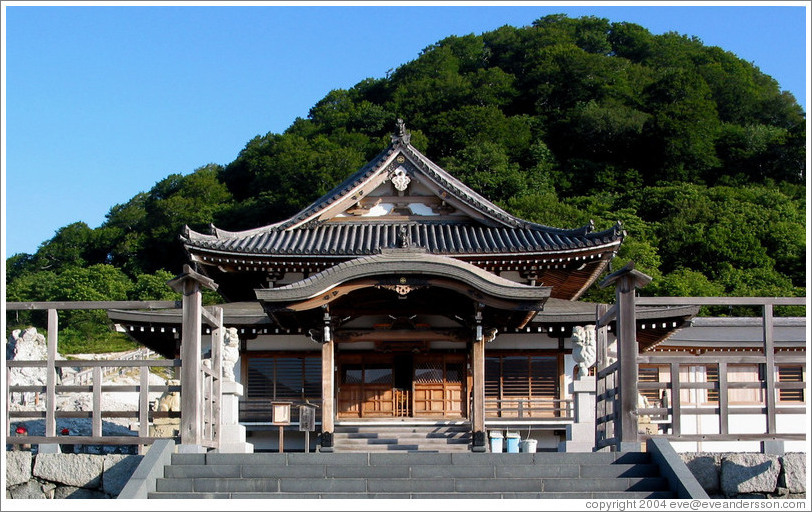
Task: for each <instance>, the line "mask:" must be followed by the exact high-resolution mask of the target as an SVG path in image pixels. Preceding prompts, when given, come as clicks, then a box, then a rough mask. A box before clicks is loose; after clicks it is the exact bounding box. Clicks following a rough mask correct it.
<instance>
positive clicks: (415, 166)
mask: <svg viewBox="0 0 812 512" xmlns="http://www.w3.org/2000/svg"><path fill="white" fill-rule="evenodd" d="M401 156H403V157H405V159H406V160H408V163H409V165H411V166H412V167H411V169H412V170H413V172H415V173H417V174H420V175H421V178H422V179H423V180H425V181H426V182H430V183H432V184H433V185H432V186H433V187H434V190H436V191H438V193H441V194H442V196H443V197H445V198H447V199H449V200H453V201H455V202H456V204H458V205H464V207H465V208H469V209H470V211H472V212H475V216H476V217H477V218H478V219H479V220H474V219H472V218H468V219H467V220H466V221H464V222H460V221H458V220H450V219H446V220H436V219H431V218H430V217H429V218H425V219H420V220H416V219H409V220H396V219H386V218H380V219H374V218H372V219H370V218H361V219H351V220H350V219H341V220H340V221H338V222H334V221H330V222H325V220H324V219H325V218H330V215H332V214H333V212H331V211H329V210H330V209H331V208H333V207H335V206H336V205H337V204H346V201H347V200H349V198H353V199H355V197H360V196H361V195H363V194H364V190H363V188H364V187H370V186H371V185H370V184H371V183H379V182H380V180H382V179H384V178H385V176H382V175H383V174H384V173H386V172H388V171H387V169H389V168H391V167H392V166H393V165H398V164H397V163H395V159H396V158H397V159H398V161H400V160H402V159H401V158H400V157H401ZM389 171H391V169H389ZM372 180H378V181H375V182H373V181H372ZM367 192H368V190H367ZM211 231H212V233H211V234H203V233H197V232H195V231H192V230H190V229H189V228H188V227H187V228H185V230H184V233H183V234H182V235H181V240H182V242H183V243H184V245H185V246H186V248H187V250H190V251H196V250H197V251H205V252H215V253H220V254H234V255H259V256H261V255H269V256H272V255H300V256H332V255H335V256H364V255H371V254H377V253H379V252H380V251H381V250H382V249H388V248H396V247H404V246H414V247H419V248H422V249H425V250H426V251H428V252H429V253H432V254H443V255H466V254H471V255H487V254H495V253H501V254H511V253H547V252H553V253H561V252H573V251H583V250H589V249H590V248H596V249H597V248H603V247H608V246H617V245H619V244H620V242H621V240H622V239H623V236H624V232H623V231H622V230H621V228H620V225H619V224H618V225H616V226H614V227H613V228H610V229H608V230H605V231H600V232H595V231H593V226H592V224H591V223H590V224H589V225H586V226H583V227H580V228H576V229H560V228H553V227H549V226H544V225H541V224H536V223H533V222H529V221H526V220H523V219H520V218H518V217H515V216H513V215H510V214H509V213H507V212H506V211H504V210H502V209H501V208H499V207H498V206H496V205H494V204H493V203H491V202H490V201H488V200H487V199H485V198H484V197H482V196H481V195H479V194H477V193H476V192H474V191H473V190H472V189H471V188H469V187H468V186H466V185H465V184H464V183H462V182H461V181H459V180H458V179H456V178H454V177H453V176H451V175H450V174H449V173H448V172H446V171H445V170H443V169H442V168H440V167H439V166H437V165H436V164H435V163H433V162H432V161H431V160H429V159H428V158H427V157H426V156H424V155H423V154H422V153H420V152H419V151H417V150H416V149H415V148H414V147H412V146H411V145H410V144H409V138H408V137H393V140H392V144H391V145H390V146H389V147H388V148H387V149H385V150H384V151H382V152H381V153H379V154H378V156H376V157H375V158H374V159H373V160H372V161H371V162H369V163H368V164H367V165H365V166H364V167H362V168H361V169H359V170H358V171H357V172H355V173H354V174H353V175H352V176H350V177H348V178H347V179H346V180H344V181H343V182H342V183H341V184H339V185H338V186H336V187H335V188H334V189H333V190H331V191H330V192H328V193H327V194H325V195H324V196H322V197H321V198H319V199H318V200H316V201H314V202H313V203H312V204H310V205H309V206H308V207H307V208H305V209H304V210H302V211H301V212H299V213H298V214H296V215H294V216H293V217H291V218H289V219H287V220H285V221H282V222H278V223H276V224H270V225H267V226H264V227H259V228H255V229H250V230H246V231H240V232H230V231H226V230H222V229H218V228H216V227H214V226H211Z"/></svg>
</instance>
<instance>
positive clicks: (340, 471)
mask: <svg viewBox="0 0 812 512" xmlns="http://www.w3.org/2000/svg"><path fill="white" fill-rule="evenodd" d="M164 476H165V478H258V477H268V478H358V477H362V478H374V477H380V478H410V477H412V478H445V477H447V478H528V477H531V478H622V477H625V478H630V477H651V476H659V469H658V468H657V466H655V465H652V464H636V465H631V464H629V465H627V464H604V465H591V464H563V465H561V464H560V465H516V466H511V465H505V466H498V465H490V464H485V465H471V466H461V465H458V466H448V465H437V466H435V465H414V466H409V465H402V464H401V465H382V466H381V465H379V466H367V465H364V466H357V465H356V466H353V465H331V464H324V465H322V464H309V465H304V464H299V465H291V466H287V465H277V464H242V465H239V464H216V465H172V466H168V467H167V468H166V470H165V475H164Z"/></svg>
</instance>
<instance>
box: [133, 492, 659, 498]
mask: <svg viewBox="0 0 812 512" xmlns="http://www.w3.org/2000/svg"><path fill="white" fill-rule="evenodd" d="M148 496H149V498H150V499H183V500H188V499H288V500H290V499H353V500H356V499H547V500H553V499H556V500H558V499H581V500H583V499H604V500H608V499H612V500H622V499H644V498H648V499H673V498H674V494H673V493H671V492H670V491H651V492H647V491H642V492H495V493H482V492H480V493H463V492H460V493H431V492H427V493H354V492H350V493H318V492H313V493H308V492H305V493H290V492H278V493H252V492H245V493H242V492H233V493H232V492H209V493H197V492H191V493H186V492H150V493H149V495H148Z"/></svg>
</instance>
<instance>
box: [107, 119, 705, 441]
mask: <svg viewBox="0 0 812 512" xmlns="http://www.w3.org/2000/svg"><path fill="white" fill-rule="evenodd" d="M624 236H625V232H624V231H623V230H622V229H621V226H620V224H618V225H615V226H614V227H612V228H610V229H608V230H603V231H597V230H595V229H594V227H593V226H592V225H591V224H590V225H587V226H583V227H579V228H575V229H561V228H555V227H548V226H544V225H540V224H536V223H533V222H529V221H526V220H523V219H520V218H517V217H515V216H513V215H510V214H509V213H507V212H506V211H504V210H502V209H501V208H499V207H497V206H496V205H494V204H493V203H491V202H490V201H488V200H487V199H486V198H484V197H482V196H481V195H479V194H478V193H476V192H474V191H473V190H472V189H471V188H469V187H468V186H466V185H465V184H464V183H462V182H460V181H459V180H457V179H456V178H454V177H453V176H451V175H450V174H449V173H448V172H446V171H445V170H443V169H442V168H440V167H439V166H438V165H436V164H435V163H433V162H432V161H431V160H429V159H428V158H427V157H426V156H425V155H423V154H422V153H420V152H419V151H418V150H417V149H415V148H414V147H413V146H412V145H411V144H410V135H409V133H408V131H407V130H406V129H405V127H404V126H403V124H402V122H399V124H398V127H397V129H396V131H395V133H394V134H393V136H392V139H391V144H390V145H389V146H388V147H387V148H386V149H385V150H384V151H382V152H381V153H380V154H379V155H377V156H376V157H375V158H374V159H373V160H372V161H370V162H369V163H368V164H367V165H365V166H364V167H363V168H361V169H360V170H358V171H357V172H355V173H353V174H352V175H351V176H349V177H348V178H347V179H346V180H345V181H344V182H343V183H341V184H339V185H338V186H337V187H335V188H334V189H333V190H332V191H330V192H329V193H327V194H325V195H324V196H323V197H321V198H319V199H318V200H316V201H315V202H313V203H312V204H311V205H310V206H308V207H307V208H305V209H304V210H302V211H301V212H299V213H297V214H296V215H294V216H293V217H291V218H289V219H287V220H284V221H282V222H278V223H275V224H270V225H267V226H263V227H258V228H256V229H250V230H247V231H241V232H230V231H225V230H222V229H219V228H216V227H213V226H212V228H211V232H210V233H199V232H196V231H193V230H191V229H186V230H185V232H184V233H183V234H182V235H181V239H182V242H183V246H184V248H185V250H186V251H187V253H188V258H189V261H190V264H191V265H192V267H194V268H195V270H196V271H197V272H199V273H201V274H203V275H206V276H208V277H209V278H211V279H212V280H213V281H214V282H216V283H217V284H218V285H219V288H218V291H219V292H220V294H221V295H222V296H223V297H224V298H225V299H226V301H227V303H225V304H223V305H222V307H223V309H224V315H225V325H226V326H228V327H236V328H237V329H238V332H239V336H240V345H241V346H240V362H239V364H238V366H237V368H236V372H235V373H236V376H237V380H238V382H240V383H241V384H242V385H243V386H244V390H245V391H244V396H243V398H242V401H241V405H240V421H241V423H242V424H244V425H246V427H247V428H248V435H249V441H250V442H251V443H253V445H254V448H255V450H257V451H262V450H275V449H276V444H275V443H276V431H275V429H274V428H272V426H271V425H270V404H271V403H272V402H274V401H287V402H291V403H293V404H294V406H295V405H297V404H302V403H311V404H315V405H317V406H318V410H317V425H316V431H317V432H316V433H317V434H318V435H314V436H313V437H312V438H311V439H310V442H311V443H312V445H313V446H308V447H307V449H308V450H311V449H319V450H322V451H333V450H335V451H341V450H351V449H353V448H354V447H355V448H358V446H359V445H360V446H363V449H373V448H374V447H375V445H374V442H370V441H369V439H378V440H379V441H380V443H381V444H385V445H386V446H385V447H386V448H388V449H395V448H398V447H400V446H402V447H404V448H409V447H411V448H413V449H423V448H426V449H435V448H436V445H432V444H431V443H432V440H431V439H432V436H430V435H426V436H424V438H423V439H417V440H415V437H414V435H413V434H415V433H417V432H422V431H421V430H420V429H424V430H426V429H428V430H431V431H433V432H435V434H437V435H435V436H434V437H435V438H436V439H439V440H440V442H442V443H446V445H447V446H446V447H447V448H448V449H452V447H453V446H452V445H455V444H457V445H458V448H459V449H462V450H472V451H485V450H486V447H487V444H488V435H487V432H488V431H491V430H511V429H512V430H514V431H519V432H522V436H523V437H526V438H528V439H530V438H532V439H534V440H536V441H537V443H538V449H539V450H563V449H577V447H578V446H581V447H584V449H585V450H589V449H591V445H590V441H591V440H590V439H586V438H584V439H579V438H578V437H579V436H581V435H582V434H578V429H577V428H576V425H577V424H578V423H579V421H580V420H579V417H578V413H577V410H576V407H575V401H574V391H573V382H574V380H576V379H575V375H576V374H577V372H578V364H579V363H581V364H582V365H584V367H585V368H588V366H589V363H590V362H591V361H590V360H589V357H584V356H583V350H582V347H577V346H575V345H574V342H573V331H574V330H578V328H582V327H588V326H590V325H594V324H595V323H596V306H597V305H596V304H593V303H587V302H583V301H579V300H577V299H579V298H580V297H581V296H582V295H583V294H584V293H585V292H586V290H587V289H589V288H590V286H592V285H593V284H594V283H595V282H596V280H597V279H598V278H599V276H601V275H602V274H603V273H604V272H605V271H606V270H608V266H609V265H610V262H611V261H612V259H613V257H614V256H615V255H616V254H617V251H618V249H619V247H620V245H621V243H622V242H623V239H624ZM696 313H697V308H696V307H648V308H646V307H639V308H638V311H637V317H636V318H637V322H638V338H637V340H638V344H639V347H640V350H641V352H644V351H646V350H649V349H652V348H654V347H657V346H660V345H661V344H662V343H663V342H664V341H665V340H666V339H668V337H669V336H670V335H672V334H673V333H674V332H675V331H677V330H678V329H680V328H682V327H683V326H685V324H686V322H687V321H688V320H690V319H691V318H692V317H693V316H694V315H695V314H696ZM110 317H111V318H112V319H113V320H114V321H115V322H116V323H118V324H120V325H122V326H124V328H125V329H127V331H128V332H130V333H131V334H132V335H133V337H135V338H136V339H138V340H139V341H140V342H142V343H144V344H145V345H147V346H149V347H150V348H153V349H154V350H156V351H158V352H160V353H162V354H164V355H165V356H167V357H176V355H177V354H178V348H179V346H178V344H179V339H180V338H179V335H178V332H177V329H178V327H179V325H180V312H179V311H177V310H167V311H158V312H135V311H129V312H125V311H118V312H115V311H114V312H111V313H110ZM610 332H611V326H610ZM574 349H575V354H573V351H574ZM587 355H588V350H587ZM592 361H594V359H593V360H592ZM293 420H294V421H293V426H292V427H290V429H291V432H289V433H286V435H287V436H288V437H287V438H286V439H287V441H286V448H288V447H290V448H296V447H298V448H299V449H303V448H304V446H303V445H302V443H303V442H304V437H302V436H301V433H299V432H298V431H297V429H296V427H295V424H296V422H297V421H298V419H297V416H296V412H295V408H294V417H293ZM398 429H401V430H398ZM587 430H588V433H584V434H583V436H586V437H589V436H593V437H594V428H592V427H590V429H587ZM585 432H587V431H585ZM353 434H357V435H355V436H353ZM409 434H412V435H411V436H410V435H409ZM387 436H389V437H391V440H385V438H386V437H387ZM436 439H435V442H436ZM365 440H366V441H365ZM387 443H388V444H387ZM568 443H569V444H568ZM579 443H580V444H579ZM427 447H430V448H427Z"/></svg>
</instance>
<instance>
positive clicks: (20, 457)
mask: <svg viewBox="0 0 812 512" xmlns="http://www.w3.org/2000/svg"><path fill="white" fill-rule="evenodd" d="M32 461H33V457H32V455H31V452H6V487H11V486H14V485H20V484H24V483H25V482H27V481H29V480H31V465H32Z"/></svg>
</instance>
